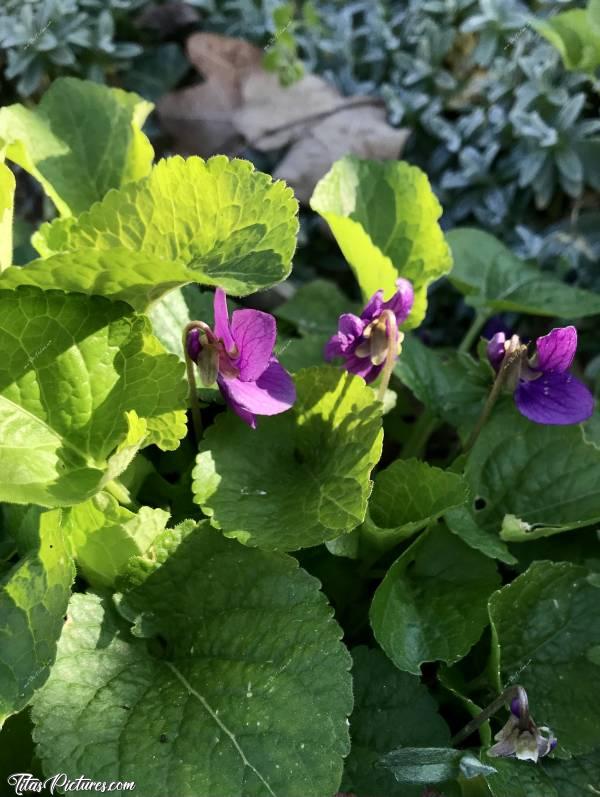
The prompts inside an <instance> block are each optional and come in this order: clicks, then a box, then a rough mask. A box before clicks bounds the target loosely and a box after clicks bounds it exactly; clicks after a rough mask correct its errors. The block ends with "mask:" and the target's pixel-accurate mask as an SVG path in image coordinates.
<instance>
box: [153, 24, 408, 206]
mask: <svg viewBox="0 0 600 797" xmlns="http://www.w3.org/2000/svg"><path fill="white" fill-rule="evenodd" d="M187 54H188V58H189V59H190V61H191V62H192V63H193V64H194V66H195V67H196V69H197V70H198V71H199V72H200V74H201V75H202V76H203V77H204V78H205V82H204V83H201V84H200V85H198V86H192V87H191V88H187V89H183V90H181V91H175V92H171V93H170V94H167V95H165V96H164V97H163V98H162V99H161V100H159V102H158V104H157V110H158V113H159V116H160V118H161V121H162V123H163V126H164V127H165V128H166V129H167V130H168V131H169V132H170V133H171V134H172V135H173V136H174V138H175V140H176V143H177V148H178V149H179V151H183V152H185V153H186V154H198V155H202V156H203V157H208V156H209V155H214V154H216V153H225V154H227V155H233V154H239V152H240V150H241V149H242V148H243V146H244V145H249V146H252V147H254V148H255V149H259V150H261V151H271V150H275V149H280V148H281V147H285V146H289V150H288V152H287V154H286V155H285V156H284V158H283V160H282V161H281V162H280V163H279V165H278V167H277V169H276V170H275V172H274V176H275V177H280V178H282V179H285V180H286V181H287V182H288V183H289V184H290V185H291V186H292V188H294V190H295V191H296V194H297V196H298V199H300V201H301V202H308V200H309V199H310V196H311V194H312V191H313V189H314V187H315V185H316V184H317V182H318V181H319V180H320V179H321V177H323V175H324V174H325V173H326V172H327V171H329V169H330V168H331V166H332V164H333V163H334V161H336V160H337V159H338V158H341V157H342V156H344V155H347V154H350V153H352V154H354V155H359V156H361V157H367V158H380V159H396V158H398V157H399V156H400V153H401V151H402V147H403V146H404V143H405V141H406V139H407V137H408V135H409V131H407V130H405V129H397V128H394V127H392V126H391V125H389V124H388V122H387V119H386V112H385V108H384V106H383V103H382V102H381V101H379V100H377V99H374V98H373V97H343V96H342V95H341V94H340V92H339V91H338V90H337V89H336V88H335V87H334V86H332V85H331V84H329V83H327V81H325V80H323V78H320V77H318V76H317V75H306V76H305V77H303V78H301V79H300V80H299V81H297V82H296V83H293V84H292V85H291V86H288V87H284V86H282V85H281V84H280V82H279V79H278V77H277V75H275V74H273V73H271V72H267V71H266V70H265V69H263V67H262V66H261V62H262V58H263V51H262V50H261V49H259V48H258V47H255V46H254V45H252V44H250V43H248V42H246V41H243V40H241V39H234V38H231V37H227V36H220V35H218V34H215V33H196V34H194V35H193V36H190V38H189V39H188V42H187Z"/></svg>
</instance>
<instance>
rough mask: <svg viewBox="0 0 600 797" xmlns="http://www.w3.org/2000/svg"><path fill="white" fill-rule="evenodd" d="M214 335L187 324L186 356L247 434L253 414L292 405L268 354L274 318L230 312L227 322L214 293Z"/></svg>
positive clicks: (285, 380) (220, 296)
mask: <svg viewBox="0 0 600 797" xmlns="http://www.w3.org/2000/svg"><path fill="white" fill-rule="evenodd" d="M214 310H215V325H214V331H213V330H211V329H210V327H208V325H206V324H203V323H201V322H193V323H194V324H197V326H192V328H191V329H189V331H188V333H187V341H186V347H187V353H188V356H189V357H190V359H191V360H192V361H193V362H195V363H196V365H197V366H198V368H199V370H200V376H201V377H202V382H203V383H204V384H205V385H207V386H208V385H211V384H214V382H215V381H216V382H217V384H218V386H219V388H220V390H221V393H222V394H223V396H224V398H225V400H226V401H227V403H228V404H229V406H230V407H231V409H232V410H233V411H234V412H235V413H236V414H237V415H239V416H240V418H241V419H242V420H243V421H245V422H246V423H247V424H248V425H249V426H251V427H252V428H253V429H255V428H256V416H257V415H278V414H279V413H280V412H285V411H286V410H289V409H290V407H291V406H292V405H293V403H294V402H295V400H296V389H295V387H294V382H293V381H292V377H291V376H290V375H289V374H288V372H287V371H286V370H285V369H284V368H283V367H282V366H281V365H280V364H279V361H278V360H277V358H276V357H275V356H274V355H273V348H274V346H275V339H276V337H277V328H276V325H275V319H274V318H273V316H272V315H269V313H262V312H260V310H234V312H233V314H232V316H231V322H230V321H229V313H228V311H227V296H226V295H225V292H224V291H223V290H221V288H217V290H216V291H215V299H214Z"/></svg>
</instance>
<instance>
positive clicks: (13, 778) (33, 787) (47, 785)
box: [8, 772, 135, 795]
mask: <svg viewBox="0 0 600 797" xmlns="http://www.w3.org/2000/svg"><path fill="white" fill-rule="evenodd" d="M8 785H9V786H12V787H13V789H14V790H15V794H17V795H23V794H24V795H27V794H44V793H45V792H48V793H49V794H63V793H64V794H67V793H68V792H71V793H76V792H84V793H86V794H110V793H112V794H119V793H121V792H128V791H133V790H134V789H135V783H134V782H133V781H132V780H123V781H121V780H117V781H106V780H92V779H91V778H86V777H85V775H80V776H79V777H78V778H74V779H70V778H69V777H68V775H67V774H66V773H65V772H59V773H58V775H52V776H51V777H49V778H46V780H40V779H39V778H36V777H35V775H32V774H31V773H30V772H15V773H14V774H13V775H9V777H8ZM59 790H60V791H59Z"/></svg>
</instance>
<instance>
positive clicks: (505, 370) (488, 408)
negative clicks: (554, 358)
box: [463, 351, 521, 454]
mask: <svg viewBox="0 0 600 797" xmlns="http://www.w3.org/2000/svg"><path fill="white" fill-rule="evenodd" d="M520 357H521V351H517V352H514V353H513V354H510V355H509V356H507V357H505V358H504V360H503V362H502V365H501V366H500V370H499V371H498V375H497V376H496V381H495V382H494V384H493V386H492V389H491V391H490V394H489V396H488V397H487V401H486V402H485V405H484V407H483V410H482V412H481V415H480V416H479V419H478V421H477V423H476V424H475V428H474V429H473V431H472V432H471V434H470V436H469V439H468V440H467V442H466V443H465V445H464V447H463V453H464V454H466V453H467V452H468V451H470V450H471V449H472V448H473V446H474V445H475V443H476V441H477V438H478V437H479V435H480V434H481V430H482V429H483V427H484V426H485V425H486V423H487V421H488V419H489V417H490V415H491V413H492V410H493V409H494V405H495V404H496V402H497V401H498V398H499V397H500V393H501V392H502V388H503V387H504V383H505V382H506V377H507V376H508V374H509V373H510V371H511V370H512V366H513V365H514V363H515V362H516V361H517V360H518V359H519V358H520Z"/></svg>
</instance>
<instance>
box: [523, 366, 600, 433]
mask: <svg viewBox="0 0 600 797" xmlns="http://www.w3.org/2000/svg"><path fill="white" fill-rule="evenodd" d="M515 403H516V405H517V408H518V410H519V412H520V413H521V415H524V416H525V417H526V418H529V420H530V421H534V422H535V423H544V424H551V425H557V426H564V425H567V424H571V423H581V422H582V421H585V420H587V418H589V417H590V415H592V413H593V412H594V397H593V396H592V394H591V392H590V391H589V390H588V388H587V387H586V386H585V385H584V384H583V383H582V382H580V381H579V380H578V379H575V377H574V376H571V374H565V373H551V372H549V373H545V374H542V375H541V376H540V377H539V378H538V379H534V380H532V381H525V380H521V381H520V382H519V384H518V386H517V389H516V391H515Z"/></svg>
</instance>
